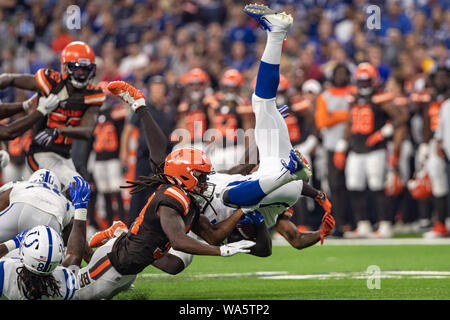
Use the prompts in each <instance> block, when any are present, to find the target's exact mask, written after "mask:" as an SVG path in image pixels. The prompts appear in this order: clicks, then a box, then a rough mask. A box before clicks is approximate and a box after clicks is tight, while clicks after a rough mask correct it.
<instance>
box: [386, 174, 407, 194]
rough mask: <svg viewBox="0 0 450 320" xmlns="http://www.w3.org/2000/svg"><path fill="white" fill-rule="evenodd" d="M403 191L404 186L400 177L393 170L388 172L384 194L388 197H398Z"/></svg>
mask: <svg viewBox="0 0 450 320" xmlns="http://www.w3.org/2000/svg"><path fill="white" fill-rule="evenodd" d="M404 189H405V185H404V183H403V181H402V178H401V177H400V175H399V174H398V173H397V172H395V171H394V170H390V171H389V172H388V174H387V179H386V184H385V187H384V193H385V194H386V195H387V196H389V197H395V196H398V195H399V194H400V193H402V191H403V190H404Z"/></svg>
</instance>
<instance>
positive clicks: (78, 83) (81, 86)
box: [70, 77, 90, 89]
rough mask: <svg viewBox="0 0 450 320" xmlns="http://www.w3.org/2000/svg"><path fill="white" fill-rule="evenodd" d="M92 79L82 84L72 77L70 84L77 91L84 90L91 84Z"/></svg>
mask: <svg viewBox="0 0 450 320" xmlns="http://www.w3.org/2000/svg"><path fill="white" fill-rule="evenodd" d="M89 81H90V79H88V80H86V81H84V82H80V81H77V80H75V79H74V77H70V83H71V84H72V85H73V86H74V87H75V88H77V89H83V88H85V87H86V86H87V85H88V84H89Z"/></svg>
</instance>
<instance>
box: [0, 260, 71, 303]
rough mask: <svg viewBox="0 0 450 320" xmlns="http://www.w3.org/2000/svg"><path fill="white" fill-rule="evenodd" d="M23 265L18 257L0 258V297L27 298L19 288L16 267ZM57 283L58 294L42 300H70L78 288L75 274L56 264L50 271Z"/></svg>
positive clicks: (8, 298)
mask: <svg viewBox="0 0 450 320" xmlns="http://www.w3.org/2000/svg"><path fill="white" fill-rule="evenodd" d="M19 267H23V264H22V262H20V259H17V258H6V259H5V258H4V259H1V260H0V299H2V300H27V298H26V296H25V294H24V292H22V290H20V289H19V286H18V283H17V271H16V269H17V268H19ZM52 275H53V277H54V278H55V280H56V281H57V283H58V285H59V293H60V294H61V295H60V296H56V297H52V298H49V297H47V296H44V297H43V298H42V299H43V300H50V299H51V300H71V299H73V297H74V294H75V292H76V290H77V288H78V285H77V280H76V277H75V274H74V273H73V272H72V271H71V270H70V269H68V268H65V267H63V266H58V267H56V269H55V270H54V271H53V273H52Z"/></svg>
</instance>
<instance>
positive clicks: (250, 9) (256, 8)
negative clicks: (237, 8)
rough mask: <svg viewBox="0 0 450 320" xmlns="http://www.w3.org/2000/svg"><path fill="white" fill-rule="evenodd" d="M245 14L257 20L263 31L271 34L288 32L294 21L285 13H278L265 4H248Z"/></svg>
mask: <svg viewBox="0 0 450 320" xmlns="http://www.w3.org/2000/svg"><path fill="white" fill-rule="evenodd" d="M244 12H245V13H246V14H248V15H249V16H250V17H252V18H253V19H255V20H256V21H257V22H258V23H259V25H260V26H261V28H262V29H264V30H268V31H270V32H288V31H289V29H290V28H291V26H292V22H293V21H294V19H293V18H292V16H291V15H290V14H287V13H285V12H276V11H274V10H272V9H270V8H269V7H268V6H266V5H263V4H256V3H255V4H248V5H246V6H245V7H244Z"/></svg>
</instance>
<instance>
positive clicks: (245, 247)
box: [220, 240, 256, 257]
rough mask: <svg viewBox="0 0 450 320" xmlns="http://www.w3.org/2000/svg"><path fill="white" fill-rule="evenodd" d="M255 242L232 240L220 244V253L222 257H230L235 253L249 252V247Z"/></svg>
mask: <svg viewBox="0 0 450 320" xmlns="http://www.w3.org/2000/svg"><path fill="white" fill-rule="evenodd" d="M255 244H256V242H253V241H249V240H241V241H238V242H232V243H228V244H224V245H223V246H220V255H221V256H222V257H230V256H233V255H235V254H236V253H249V252H250V249H249V248H251V247H253V246H254V245H255Z"/></svg>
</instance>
